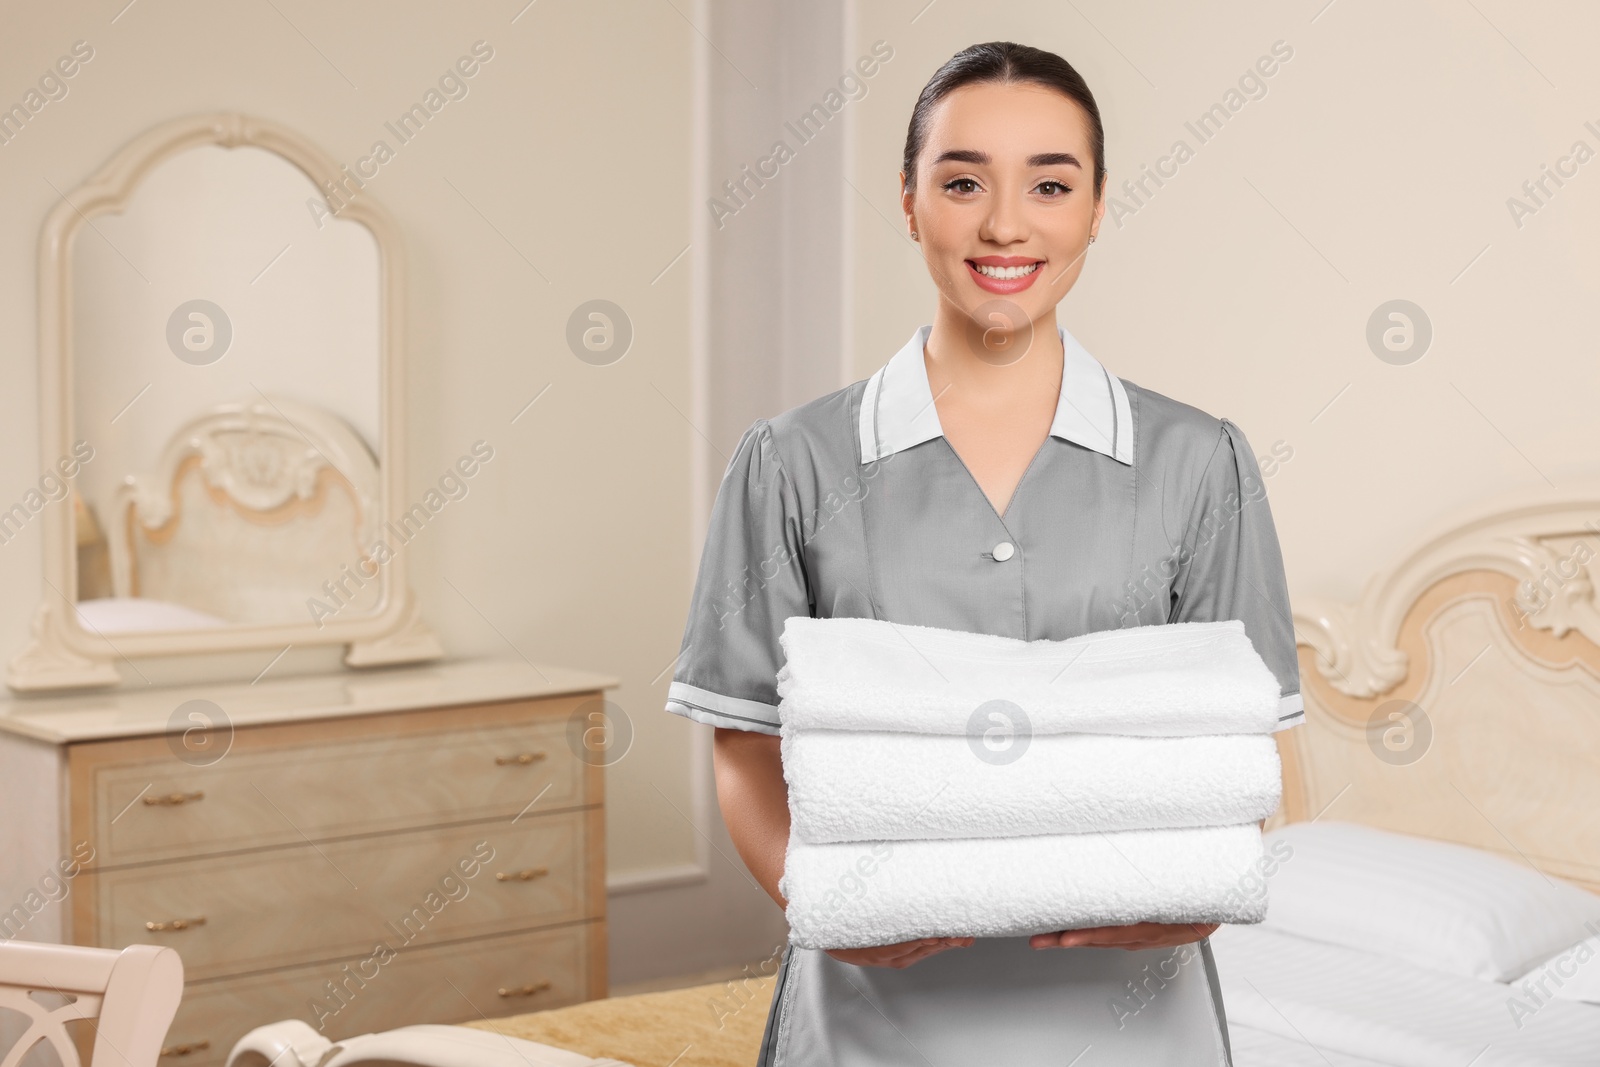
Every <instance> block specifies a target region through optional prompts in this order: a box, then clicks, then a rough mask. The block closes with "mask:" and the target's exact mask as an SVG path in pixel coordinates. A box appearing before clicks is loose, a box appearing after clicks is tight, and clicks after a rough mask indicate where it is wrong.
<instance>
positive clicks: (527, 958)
mask: <svg viewBox="0 0 1600 1067" xmlns="http://www.w3.org/2000/svg"><path fill="white" fill-rule="evenodd" d="M604 951H605V927H604V926H603V925H602V924H600V923H598V922H586V923H578V924H575V925H572V926H564V927H557V928H555V929H550V930H534V931H528V932H524V933H518V934H514V935H512V936H509V937H496V938H489V939H485V940H479V941H468V942H457V943H452V944H448V945H440V946H437V947H433V948H411V949H405V950H403V951H401V952H399V953H398V954H396V955H394V956H393V957H391V958H389V959H388V960H387V962H385V960H384V959H383V958H382V957H381V956H376V955H373V954H372V953H371V952H370V950H369V951H368V952H367V953H364V954H362V955H361V956H357V957H355V958H352V959H349V960H342V961H338V962H335V963H329V964H324V965H322V966H318V967H295V968H291V969H287V970H281V971H273V972H270V973H267V974H259V975H250V976H248V977H244V978H227V979H222V980H220V981H214V982H190V983H188V985H187V986H186V988H185V989H184V993H183V1002H182V1003H181V1004H180V1005H179V1007H178V1014H177V1017H176V1018H175V1019H173V1022H172V1026H171V1028H170V1029H169V1030H168V1031H167V1039H166V1042H165V1046H166V1048H167V1049H168V1050H169V1052H168V1054H167V1055H164V1056H162V1058H161V1059H160V1061H159V1062H160V1063H161V1064H163V1065H165V1064H173V1065H179V1064H181V1065H182V1067H213V1065H217V1067H220V1065H221V1064H223V1063H224V1062H225V1061H226V1059H227V1056H228V1052H229V1051H230V1050H231V1049H232V1048H233V1045H234V1043H235V1042H236V1041H238V1040H239V1039H240V1038H241V1037H243V1036H244V1035H245V1034H247V1033H248V1032H250V1031H251V1030H253V1029H254V1028H255V1027H257V1026H262V1025H264V1024H266V1023H272V1022H278V1021H279V1020H281V1019H300V1020H302V1021H303V1022H305V1023H306V1024H307V1025H309V1026H310V1027H311V1028H312V1029H314V1030H319V1032H321V1033H322V1034H324V1035H325V1036H327V1037H328V1038H329V1039H330V1040H334V1041H338V1040H341V1039H343V1038H347V1037H353V1036H355V1035H356V1034H364V1033H371V1032H373V1031H376V1030H389V1029H393V1028H394V1027H397V1026H409V1025H412V1024H414V1023H457V1022H466V1021H468V1020H471V1019H481V1018H484V1017H485V1016H488V1017H490V1018H494V1017H497V1016H502V1015H515V1014H518V1013H520V1012H527V1011H538V1010H540V1009H542V1008H555V1007H561V1006H562V1005H566V1004H576V1003H579V1002H580V1001H584V1000H590V999H593V998H596V997H600V996H604V995H605V992H604V990H603V989H597V988H596V986H597V985H598V984H599V982H598V981H597V979H600V978H602V976H603V962H602V964H601V965H600V966H599V967H598V968H597V966H596V964H595V961H596V959H597V958H598V959H600V960H602V961H603V956H602V955H601V954H602V953H603V952H604ZM546 983H548V985H546ZM527 989H531V990H533V991H532V992H528V993H524V990H527ZM501 990H505V992H506V994H507V995H505V996H502V995H501V992H500V991H501ZM202 1043H203V1044H204V1045H205V1046H206V1047H204V1048H200V1047H199V1046H200V1045H202ZM184 1046H187V1047H188V1048H189V1049H190V1050H191V1051H189V1052H188V1053H187V1054H179V1051H178V1050H179V1049H180V1048H182V1047H184Z"/></svg>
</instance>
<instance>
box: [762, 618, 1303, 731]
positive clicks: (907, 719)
mask: <svg viewBox="0 0 1600 1067" xmlns="http://www.w3.org/2000/svg"><path fill="white" fill-rule="evenodd" d="M779 641H780V643H781V644H782V646H783V651H784V655H785V663H784V665H783V667H782V668H781V669H780V670H779V671H778V675H777V692H778V697H779V701H780V702H779V706H778V714H779V719H780V722H782V723H783V724H785V725H792V726H794V727H796V728H803V729H834V730H891V731H909V732H915V733H933V734H964V733H966V732H968V731H969V730H979V731H981V730H982V729H985V728H987V715H986V714H985V715H979V716H978V718H977V719H976V720H975V718H974V715H975V713H976V712H977V711H978V709H979V707H980V705H983V704H986V703H988V702H990V701H995V700H1003V701H1008V702H1010V703H1011V704H1013V705H1016V707H1017V708H1020V709H1021V715H1023V716H1026V722H1025V723H1020V722H1019V723H1018V724H1017V728H1018V729H1020V730H1021V731H1023V732H1027V733H1031V734H1035V735H1037V734H1048V733H1067V732H1087V733H1107V734H1130V735H1142V736H1176V735H1192V734H1235V733H1263V734H1264V733H1270V732H1271V731H1272V730H1273V728H1274V727H1276V726H1277V722H1278V700H1279V686H1278V681H1277V679H1276V678H1275V677H1274V675H1273V673H1272V670H1271V668H1269V667H1268V666H1267V665H1266V663H1265V662H1264V661H1263V660H1262V659H1261V656H1260V655H1259V654H1258V653H1257V652H1256V650H1255V646H1254V645H1252V644H1251V643H1250V638H1249V635H1247V634H1246V633H1245V630H1244V623H1243V622H1240V621H1239V620H1237V619H1229V620H1223V621H1219V622H1179V623H1166V624H1157V625H1150V626H1137V627H1129V628H1127V629H1123V630H1099V631H1095V632H1093V633H1088V634H1083V635H1081V636H1078V637H1073V638H1069V639H1067V640H1065V641H1047V640H1040V641H1022V640H1018V639H1017V638H1012V637H1001V636H998V635H995V634H982V633H965V632H962V631H957V630H944V629H939V628H937V627H931V626H912V625H908V624H904V623H893V622H888V621H886V620H880V619H856V618H832V619H813V618H810V617H809V616H805V615H794V616H790V617H789V618H788V619H786V620H785V621H784V627H783V634H782V635H781V637H780V638H779ZM1011 714H1012V715H1013V717H1019V716H1017V713H1016V712H1015V711H1014V710H1012V711H1011ZM1019 718H1020V717H1019Z"/></svg>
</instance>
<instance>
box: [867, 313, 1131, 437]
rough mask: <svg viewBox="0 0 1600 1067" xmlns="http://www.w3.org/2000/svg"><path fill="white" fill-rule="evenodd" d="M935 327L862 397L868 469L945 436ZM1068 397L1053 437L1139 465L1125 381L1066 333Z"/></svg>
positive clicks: (914, 340) (1064, 391)
mask: <svg viewBox="0 0 1600 1067" xmlns="http://www.w3.org/2000/svg"><path fill="white" fill-rule="evenodd" d="M932 330H933V327H932V326H927V325H925V326H919V327H918V328H917V332H916V333H915V334H913V335H912V336H911V340H909V341H907V342H906V343H905V347H903V348H901V349H900V351H898V352H896V353H895V354H894V355H893V356H891V357H890V359H889V362H887V363H885V364H884V365H883V366H882V367H879V368H878V370H877V372H876V373H875V374H873V376H872V377H871V378H868V379H867V387H866V390H865V391H864V392H863V393H862V394H861V416H860V420H859V422H858V424H857V435H858V438H859V441H860V446H861V462H862V463H871V462H874V461H876V460H879V459H882V458H883V457H884V456H888V455H892V454H894V453H896V452H898V451H900V450H901V449H903V448H910V447H911V446H912V445H918V444H921V443H922V442H924V441H929V440H932V439H933V438H935V437H942V436H944V429H943V428H942V427H941V426H940V425H939V412H938V411H937V409H935V407H934V404H933V390H932V389H931V388H930V387H929V386H928V368H927V366H926V364H924V363H923V361H922V350H923V347H924V346H925V345H926V344H927V343H928V334H929V333H930V332H932ZM1056 330H1057V332H1059V333H1060V334H1061V347H1062V351H1063V353H1064V359H1063V360H1062V369H1061V390H1060V394H1059V396H1058V397H1057V399H1056V413H1055V418H1054V419H1052V420H1051V422H1050V436H1052V437H1060V438H1063V439H1064V440H1067V441H1072V442H1074V443H1076V444H1080V445H1082V446H1084V447H1085V448H1091V449H1093V450H1094V451H1096V452H1099V453H1101V454H1102V455H1106V456H1110V457H1111V458H1112V459H1115V460H1118V461H1119V462H1122V463H1126V464H1128V465H1129V466H1130V467H1131V466H1132V465H1133V411H1132V409H1131V408H1130V407H1129V405H1128V393H1127V390H1126V389H1125V388H1124V387H1123V384H1122V379H1121V378H1118V377H1117V376H1116V375H1115V374H1111V373H1109V372H1108V371H1107V370H1106V369H1105V368H1104V367H1103V366H1101V365H1100V361H1099V360H1097V359H1095V358H1094V357H1093V356H1091V355H1090V354H1089V352H1088V350H1087V349H1085V348H1084V347H1083V346H1082V345H1081V344H1079V343H1078V342H1077V340H1076V339H1075V338H1074V337H1073V336H1072V335H1071V334H1070V333H1068V332H1067V331H1066V330H1065V329H1064V328H1063V327H1060V326H1057V327H1056Z"/></svg>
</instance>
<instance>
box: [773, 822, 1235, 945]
mask: <svg viewBox="0 0 1600 1067" xmlns="http://www.w3.org/2000/svg"><path fill="white" fill-rule="evenodd" d="M1261 859H1262V845H1261V832H1260V830H1259V828H1258V827H1257V826H1256V824H1255V823H1250V824H1248V825H1246V826H1211V827H1205V828H1202V829H1182V830H1123V831H1119V832H1116V833H1107V834H1054V835H1049V836H1042V837H1001V838H994V839H992V840H985V839H979V838H961V839H953V840H945V841H875V842H872V841H862V842H853V843H848V844H827V845H810V844H805V843H804V842H801V841H800V840H799V839H798V838H797V837H795V836H794V835H793V834H791V835H790V837H789V848H788V852H787V855H786V858H785V861H784V873H783V877H782V878H781V879H780V880H779V882H778V889H779V891H780V892H781V893H783V895H784V897H785V899H787V900H788V902H789V904H788V908H787V910H786V916H787V918H788V920H789V940H790V941H791V942H793V943H794V944H796V945H798V946H800V947H801V948H820V949H829V948H862V947H865V946H868V945H886V944H893V943H895V942H900V941H909V940H912V939H914V938H920V937H963V936H974V937H1019V936H1025V935H1029V934H1037V933H1046V932H1049V931H1053V930H1066V929H1071V928H1076V927H1085V926H1120V925H1126V924H1129V923H1137V922H1173V923H1177V922H1195V923H1208V922H1260V921H1261V919H1262V918H1263V917H1264V916H1265V914H1266V895H1265V894H1264V893H1262V892H1261V891H1260V890H1261V887H1262V882H1261V878H1260V875H1259V871H1260V866H1259V862H1260V860H1261Z"/></svg>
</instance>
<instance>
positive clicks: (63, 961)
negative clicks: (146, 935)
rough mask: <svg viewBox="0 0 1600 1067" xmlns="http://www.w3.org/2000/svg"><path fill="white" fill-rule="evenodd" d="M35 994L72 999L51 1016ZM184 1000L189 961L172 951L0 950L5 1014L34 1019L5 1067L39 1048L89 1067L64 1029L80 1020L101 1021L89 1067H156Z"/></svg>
mask: <svg viewBox="0 0 1600 1067" xmlns="http://www.w3.org/2000/svg"><path fill="white" fill-rule="evenodd" d="M34 993H56V994H60V995H61V996H65V997H70V998H72V999H71V1000H70V1001H69V1002H68V1003H66V1004H63V1005H61V1006H60V1007H57V1008H47V1007H46V1006H45V1005H44V1004H42V1003H40V1002H39V1001H38V1000H36V999H34V997H33V996H32V994H34ZM182 997H183V961H182V960H181V959H179V958H178V954H177V953H176V952H174V951H173V950H172V949H170V948H159V947H157V946H155V945H130V946H129V947H127V948H125V949H123V950H122V951H120V952H118V951H115V950H113V949H107V948H82V947H80V946H77V945H41V944H34V943H32V942H26V941H7V942H0V1008H7V1009H10V1010H11V1011H15V1012H20V1013H21V1014H22V1015H24V1016H26V1017H27V1019H28V1029H27V1030H26V1032H25V1033H24V1034H23V1035H22V1038H21V1039H20V1040H19V1041H17V1043H16V1044H15V1045H13V1046H12V1047H11V1048H10V1049H9V1050H8V1051H6V1053H5V1057H4V1059H0V1067H16V1064H18V1063H20V1062H21V1061H22V1057H23V1056H25V1055H26V1054H27V1053H28V1050H29V1049H31V1048H33V1047H34V1046H36V1045H38V1044H40V1043H41V1042H43V1043H45V1044H47V1045H49V1046H50V1047H51V1048H53V1049H54V1050H55V1053H56V1055H57V1056H59V1057H60V1059H61V1062H62V1064H64V1065H65V1067H84V1065H83V1063H82V1061H81V1060H79V1058H78V1050H77V1048H76V1047H74V1045H73V1043H72V1038H71V1037H70V1036H69V1035H68V1033H67V1030H66V1026H65V1024H66V1023H69V1022H71V1021H73V1020H74V1019H94V1020H96V1021H95V1024H94V1025H95V1030H96V1033H95V1040H94V1050H93V1053H92V1059H91V1061H90V1067H156V1061H157V1058H158V1057H159V1056H160V1055H161V1042H162V1041H163V1040H165V1038H166V1036H167V1027H168V1026H170V1025H171V1024H172V1016H173V1015H174V1014H175V1013H176V1012H177V1010H178V1001H179V1000H181V999H182Z"/></svg>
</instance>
